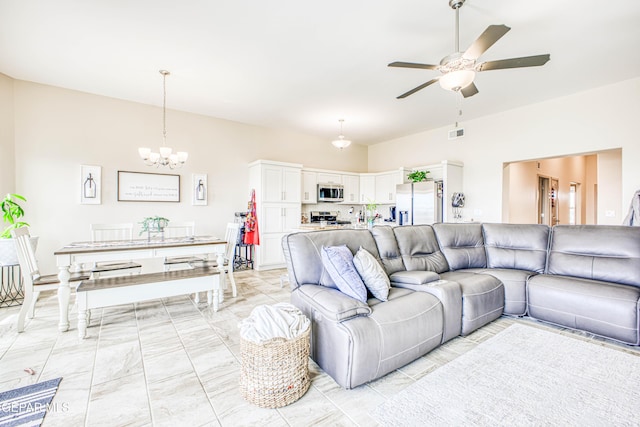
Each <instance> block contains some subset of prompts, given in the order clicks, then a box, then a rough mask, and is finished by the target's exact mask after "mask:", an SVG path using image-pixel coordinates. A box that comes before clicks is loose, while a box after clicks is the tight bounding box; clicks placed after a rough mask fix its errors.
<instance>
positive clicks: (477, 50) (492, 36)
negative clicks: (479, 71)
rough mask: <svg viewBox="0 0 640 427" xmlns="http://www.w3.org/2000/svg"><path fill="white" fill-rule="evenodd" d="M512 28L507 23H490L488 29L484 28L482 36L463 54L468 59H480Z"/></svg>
mask: <svg viewBox="0 0 640 427" xmlns="http://www.w3.org/2000/svg"><path fill="white" fill-rule="evenodd" d="M510 29H511V28H510V27H507V26H506V25H489V26H488V27H487V29H486V30H484V33H482V34H480V37H478V38H477V39H476V41H474V42H473V44H472V45H471V46H469V48H468V49H467V51H466V52H465V53H464V55H462V56H464V57H465V58H468V59H478V57H479V56H480V55H482V54H483V53H485V52H486V51H487V49H489V48H490V47H491V46H493V44H494V43H495V42H497V41H498V40H500V38H501V37H502V36H504V35H505V34H507V32H508V31H509V30H510Z"/></svg>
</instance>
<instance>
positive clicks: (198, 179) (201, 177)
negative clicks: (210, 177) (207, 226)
mask: <svg viewBox="0 0 640 427" xmlns="http://www.w3.org/2000/svg"><path fill="white" fill-rule="evenodd" d="M191 177H192V179H191V190H192V192H193V198H192V204H193V205H194V206H206V205H207V193H208V191H209V186H208V185H207V174H206V173H194V174H193V175H191Z"/></svg>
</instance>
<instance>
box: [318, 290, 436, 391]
mask: <svg viewBox="0 0 640 427" xmlns="http://www.w3.org/2000/svg"><path fill="white" fill-rule="evenodd" d="M369 302H370V307H371V311H372V312H371V315H370V316H367V317H356V318H354V319H351V320H349V321H348V322H342V323H341V324H340V326H341V327H342V328H344V329H345V330H346V332H347V335H348V336H349V337H350V345H349V346H348V347H350V348H338V347H337V346H330V348H326V349H324V350H323V351H325V352H327V356H328V357H330V358H332V359H335V358H344V360H350V361H351V362H350V365H351V366H350V376H351V378H350V380H349V381H348V383H349V384H348V386H346V387H347V388H351V387H355V386H357V385H360V384H364V383H366V382H369V381H372V380H374V379H376V378H379V377H380V376H382V375H385V374H387V373H389V372H391V371H393V370H394V369H397V368H398V367H400V366H403V365H405V364H407V363H410V362H412V361H413V360H415V359H417V358H418V357H420V356H422V355H424V354H426V353H427V352H429V351H430V350H432V349H434V348H436V347H437V346H438V345H440V343H441V341H442V330H443V310H442V303H441V302H440V301H439V300H438V298H436V297H435V296H433V295H430V294H428V293H422V292H412V291H410V290H408V289H399V288H393V287H392V288H391V289H390V291H389V300H388V301H386V302H381V301H379V300H378V299H375V298H372V299H370V300H369ZM349 352H351V353H349ZM320 366H321V367H322V364H320ZM323 369H324V367H323ZM334 378H335V377H334ZM338 382H339V383H340V381H338ZM341 385H343V386H345V385H344V384H341Z"/></svg>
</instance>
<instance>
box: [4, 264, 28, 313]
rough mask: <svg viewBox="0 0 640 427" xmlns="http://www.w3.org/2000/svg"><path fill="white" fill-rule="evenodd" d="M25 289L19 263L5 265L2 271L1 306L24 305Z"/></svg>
mask: <svg viewBox="0 0 640 427" xmlns="http://www.w3.org/2000/svg"><path fill="white" fill-rule="evenodd" d="M23 301H24V289H23V288H22V273H21V271H20V266H19V265H3V266H2V267H1V271H0V307H13V306H16V305H22V302H23Z"/></svg>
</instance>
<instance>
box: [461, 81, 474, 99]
mask: <svg viewBox="0 0 640 427" xmlns="http://www.w3.org/2000/svg"><path fill="white" fill-rule="evenodd" d="M460 93H462V96H464V97H465V98H468V97H470V96H473V95H475V94H476V93H478V88H477V87H476V85H475V84H473V82H471V84H468V85H466V86H465V87H463V88H462V89H460Z"/></svg>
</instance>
